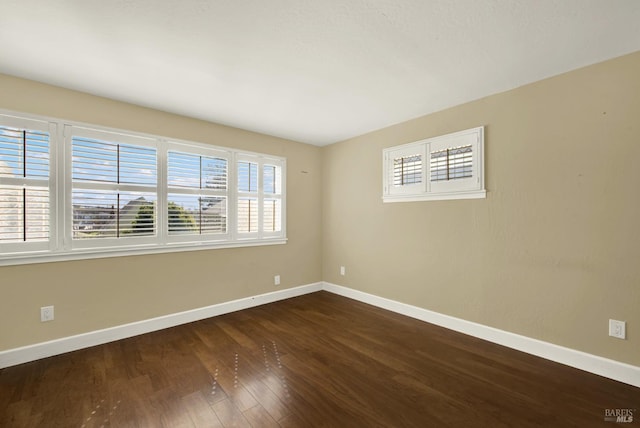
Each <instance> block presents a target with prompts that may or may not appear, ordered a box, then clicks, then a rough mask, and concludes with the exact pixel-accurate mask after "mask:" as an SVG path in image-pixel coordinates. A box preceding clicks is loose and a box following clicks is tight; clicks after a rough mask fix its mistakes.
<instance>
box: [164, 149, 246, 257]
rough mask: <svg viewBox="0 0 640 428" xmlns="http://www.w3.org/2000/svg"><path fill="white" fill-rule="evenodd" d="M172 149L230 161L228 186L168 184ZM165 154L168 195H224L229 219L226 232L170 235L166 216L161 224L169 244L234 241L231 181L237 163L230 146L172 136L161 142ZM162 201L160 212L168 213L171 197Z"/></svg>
mask: <svg viewBox="0 0 640 428" xmlns="http://www.w3.org/2000/svg"><path fill="white" fill-rule="evenodd" d="M169 152H181V153H185V154H189V155H194V156H201V157H210V158H220V159H225V160H226V161H227V188H226V190H224V191H223V190H207V189H195V188H188V187H170V185H169V182H168V181H169V177H168V160H169ZM162 158H163V159H164V161H163V165H166V166H167V168H166V169H165V170H164V173H165V174H164V175H165V176H164V177H163V181H164V183H165V184H164V185H163V187H164V188H165V189H166V195H167V196H168V195H169V194H170V193H179V194H185V195H187V194H191V195H198V196H205V195H206V196H213V197H216V196H220V197H225V198H226V199H227V203H226V205H227V223H226V232H225V233H216V234H185V235H171V234H169V222H168V221H167V220H165V221H163V223H162V224H161V228H162V232H163V234H164V235H165V236H166V242H167V244H168V245H172V244H173V245H178V244H180V243H203V242H204V243H206V242H225V241H232V240H234V239H233V234H232V232H231V231H232V229H231V227H232V223H233V221H232V219H231V218H230V217H231V216H230V215H229V214H230V212H231V211H230V210H231V207H230V203H231V202H230V200H231V194H232V191H231V185H232V182H233V177H232V174H233V172H234V171H235V163H234V153H233V151H231V150H223V149H220V148H217V147H212V146H203V145H198V144H195V143H193V142H186V141H178V140H171V141H168V142H166V143H165V144H164V145H163V146H162ZM163 205H164V206H162V207H159V209H158V212H162V213H163V215H164V216H168V197H167V198H163Z"/></svg>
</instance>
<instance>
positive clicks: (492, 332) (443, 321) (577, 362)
mask: <svg viewBox="0 0 640 428" xmlns="http://www.w3.org/2000/svg"><path fill="white" fill-rule="evenodd" d="M323 284H324V285H323V287H322V289H323V290H325V291H329V292H331V293H334V294H339V295H340V296H344V297H348V298H350V299H354V300H358V301H360V302H363V303H367V304H370V305H373V306H377V307H379V308H382V309H386V310H389V311H392V312H396V313H399V314H402V315H406V316H408V317H411V318H416V319H419V320H421V321H425V322H428V323H431V324H435V325H439V326H441V327H445V328H448V329H450V330H454V331H458V332H460V333H464V334H468V335H470V336H474V337H477V338H480V339H484V340H487V341H489V342H493V343H497V344H499V345H502V346H506V347H508V348H512V349H516V350H518V351H522V352H526V353H527V354H532V355H536V356H538V357H542V358H545V359H547V360H551V361H555V362H557V363H561V364H564V365H566V366H570V367H575V368H577V369H580V370H584V371H587V372H590V373H594V374H597V375H600V376H604V377H607V378H609V379H613V380H617V381H619V382H623V383H627V384H629V385H633V386H637V387H640V367H637V366H632V365H630V364H625V363H621V362H619V361H615V360H610V359H607V358H603V357H599V356H597V355H592V354H587V353H586V352H582V351H576V350H575V349H570V348H565V347H562V346H558V345H554V344H552V343H548V342H543V341H541V340H537V339H532V338H530V337H526V336H521V335H519V334H515V333H510V332H508V331H504V330H499V329H497V328H493V327H488V326H486V325H482V324H477V323H474V322H471V321H465V320H463V319H460V318H455V317H452V316H448V315H443V314H440V313H438V312H433V311H430V310H427V309H422V308H419V307H417V306H411V305H407V304H405V303H400V302H397V301H395V300H389V299H385V298H383V297H378V296H375V295H373V294H368V293H364V292H362V291H358V290H354V289H352V288H347V287H342V286H340V285H335V284H331V283H328V282H324V283H323Z"/></svg>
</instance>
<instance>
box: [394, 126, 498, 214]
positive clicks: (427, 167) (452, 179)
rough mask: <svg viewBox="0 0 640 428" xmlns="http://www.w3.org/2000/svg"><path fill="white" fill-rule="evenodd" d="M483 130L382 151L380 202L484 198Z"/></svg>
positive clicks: (470, 130)
mask: <svg viewBox="0 0 640 428" xmlns="http://www.w3.org/2000/svg"><path fill="white" fill-rule="evenodd" d="M483 148H484V128H483V127H478V128H473V129H469V130H466V131H461V132H456V133H453V134H448V135H444V136H441V137H435V138H429V139H426V140H422V141H416V142H415V143H410V144H405V145H402V146H396V147H391V148H388V149H385V150H384V151H383V200H384V202H402V201H424V200H442V199H470V198H484V197H486V191H485V189H484V161H483Z"/></svg>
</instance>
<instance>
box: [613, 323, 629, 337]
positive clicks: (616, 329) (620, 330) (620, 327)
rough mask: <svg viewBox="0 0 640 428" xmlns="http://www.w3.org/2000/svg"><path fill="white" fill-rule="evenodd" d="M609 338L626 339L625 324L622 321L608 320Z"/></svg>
mask: <svg viewBox="0 0 640 428" xmlns="http://www.w3.org/2000/svg"><path fill="white" fill-rule="evenodd" d="M609 336H612V337H617V338H618V339H626V338H627V323H626V322H624V321H618V320H609Z"/></svg>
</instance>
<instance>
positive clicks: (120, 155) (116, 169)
mask: <svg viewBox="0 0 640 428" xmlns="http://www.w3.org/2000/svg"><path fill="white" fill-rule="evenodd" d="M67 132H68V133H69V134H70V135H69V138H70V140H71V170H70V171H69V172H70V176H71V182H72V190H71V195H70V196H71V197H70V202H71V211H72V219H68V220H69V221H70V223H71V230H72V239H73V240H74V241H75V244H74V246H79V247H86V246H96V245H97V246H101V245H127V244H126V243H125V242H121V240H122V239H126V240H131V241H132V242H130V243H131V244H134V243H136V242H137V243H140V242H141V241H142V240H143V239H144V238H147V239H149V238H153V237H155V235H156V234H157V214H156V207H157V200H158V193H157V182H158V171H157V170H158V166H157V149H156V147H155V145H154V143H153V142H152V141H149V140H148V139H145V138H141V137H137V136H130V135H122V134H116V133H108V132H102V131H96V130H89V129H84V128H76V127H73V128H71V129H68V130H67ZM83 241H84V242H83ZM98 241H104V242H102V243H98ZM114 241H116V242H118V243H117V244H114V243H113V242H114ZM110 242H111V243H110ZM147 242H150V241H147Z"/></svg>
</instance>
